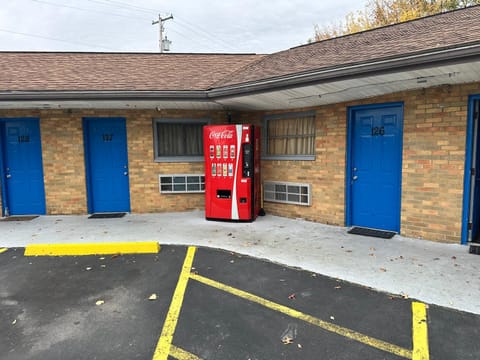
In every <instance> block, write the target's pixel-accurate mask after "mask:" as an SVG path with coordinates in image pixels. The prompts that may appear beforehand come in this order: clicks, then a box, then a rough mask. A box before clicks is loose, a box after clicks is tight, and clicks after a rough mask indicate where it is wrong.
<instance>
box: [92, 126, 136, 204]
mask: <svg viewBox="0 0 480 360" xmlns="http://www.w3.org/2000/svg"><path fill="white" fill-rule="evenodd" d="M84 133H85V160H86V164H87V186H88V210H89V212H91V213H98V212H128V211H130V193H129V180H128V156H127V130H126V124H125V119H124V118H85V119H84Z"/></svg>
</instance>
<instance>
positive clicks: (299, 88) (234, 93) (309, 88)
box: [0, 43, 480, 110]
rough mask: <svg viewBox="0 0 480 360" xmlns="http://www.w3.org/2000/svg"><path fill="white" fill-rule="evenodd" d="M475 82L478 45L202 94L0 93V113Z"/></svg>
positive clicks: (297, 102) (312, 98) (203, 105)
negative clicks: (20, 110)
mask: <svg viewBox="0 0 480 360" xmlns="http://www.w3.org/2000/svg"><path fill="white" fill-rule="evenodd" d="M477 81H478V82H480V43H475V44H469V45H464V46H461V47H454V48H441V49H434V50H430V51H425V52H421V53H416V54H410V55H404V56H397V57H391V58H384V59H377V60H372V61H368V62H363V63H353V64H347V65H342V66H335V67H330V68H323V69H318V70H315V71H309V72H304V73H297V74H289V75H286V76H280V77H275V78H270V79H261V80H258V81H252V82H248V83H242V84H235V85H229V86H224V87H218V88H213V89H210V90H205V91H204V90H190V91H189V90H187V91H161V90H160V91H136V90H133V91H11V92H0V109H1V108H15V109H19V108H25V109H32V108H34V109H52V108H53V109H59V108H60V109H62V108H63V109H68V108H72V109H78V108H82V109H85V108H86V109H157V110H158V109H200V110H275V109H294V108H301V107H310V106H320V105H326V104H332V103H340V102H345V101H353V100H360V99H365V98H369V97H374V96H381V95H385V94H390V93H396V92H400V91H407V90H415V89H421V88H428V87H433V86H439V85H447V84H449V85H453V84H462V83H471V82H477Z"/></svg>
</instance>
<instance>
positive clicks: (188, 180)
mask: <svg viewBox="0 0 480 360" xmlns="http://www.w3.org/2000/svg"><path fill="white" fill-rule="evenodd" d="M158 182H159V185H160V192H161V193H170V194H178V193H199V192H205V176H204V175H197V174H175V175H159V176H158Z"/></svg>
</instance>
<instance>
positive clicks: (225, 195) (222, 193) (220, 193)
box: [217, 190, 232, 199]
mask: <svg viewBox="0 0 480 360" xmlns="http://www.w3.org/2000/svg"><path fill="white" fill-rule="evenodd" d="M231 197H232V191H231V190H217V198H218V199H230V198H231Z"/></svg>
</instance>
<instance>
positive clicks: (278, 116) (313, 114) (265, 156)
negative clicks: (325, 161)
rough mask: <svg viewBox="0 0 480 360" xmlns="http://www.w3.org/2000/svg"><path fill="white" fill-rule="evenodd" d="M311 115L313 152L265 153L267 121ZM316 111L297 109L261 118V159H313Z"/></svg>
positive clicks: (266, 146)
mask: <svg viewBox="0 0 480 360" xmlns="http://www.w3.org/2000/svg"><path fill="white" fill-rule="evenodd" d="M310 116H311V117H312V118H313V119H312V120H313V122H314V133H313V143H314V146H313V154H311V155H303V154H300V155H269V154H267V149H268V140H269V138H268V133H267V130H268V123H269V122H270V121H275V120H283V119H291V118H296V117H310ZM315 117H316V112H315V111H314V110H312V111H299V112H289V113H283V114H275V115H267V116H265V117H264V118H263V136H262V137H263V144H262V159H264V160H299V161H302V160H315V155H316V154H315V139H316V130H317V129H316V124H315Z"/></svg>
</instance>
